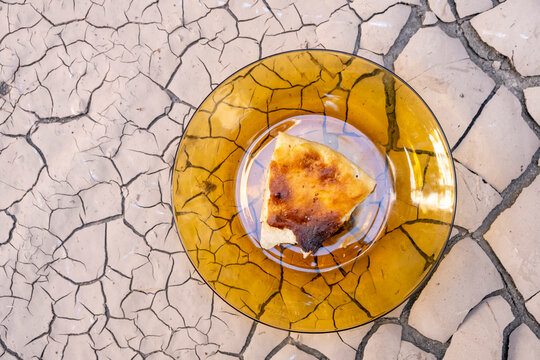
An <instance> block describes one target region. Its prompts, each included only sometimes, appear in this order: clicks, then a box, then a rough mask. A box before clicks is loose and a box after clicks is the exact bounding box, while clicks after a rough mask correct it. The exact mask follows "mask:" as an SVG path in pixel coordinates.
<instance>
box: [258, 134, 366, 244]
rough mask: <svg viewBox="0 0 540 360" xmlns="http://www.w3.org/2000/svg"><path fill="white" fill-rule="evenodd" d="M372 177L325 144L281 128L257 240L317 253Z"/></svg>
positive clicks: (270, 169)
mask: <svg viewBox="0 0 540 360" xmlns="http://www.w3.org/2000/svg"><path fill="white" fill-rule="evenodd" d="M375 184H376V183H375V180H374V179H372V178H371V177H370V176H369V175H368V174H366V173H365V172H364V171H363V170H362V169H360V168H359V167H358V166H357V165H355V164H354V163H353V162H351V161H350V160H349V159H347V158H346V157H345V156H343V155H341V154H340V153H338V152H336V151H334V150H332V149H331V148H329V147H328V146H325V145H322V144H318V143H315V142H312V141H308V140H304V139H302V138H299V137H296V136H291V135H287V134H285V133H282V132H280V133H279V134H278V136H277V140H276V145H275V148H274V153H273V155H272V159H271V161H270V167H269V169H268V170H267V179H266V185H265V191H264V197H263V207H262V211H261V219H260V221H261V236H260V243H261V246H262V247H263V248H266V249H269V248H271V247H273V246H275V245H279V244H282V243H289V244H296V243H298V245H299V246H300V247H301V248H302V251H303V252H305V253H309V252H315V251H317V249H318V248H319V247H320V246H321V244H322V243H323V241H325V240H326V239H328V238H330V237H331V236H332V235H334V234H335V233H336V232H337V231H338V230H339V229H340V228H341V227H342V226H343V224H344V223H345V222H347V221H348V220H349V218H350V216H351V213H352V212H353V210H354V209H355V208H356V206H358V204H360V203H361V202H362V201H364V200H365V199H366V197H367V196H368V195H369V194H370V193H371V192H372V191H373V189H374V188H375Z"/></svg>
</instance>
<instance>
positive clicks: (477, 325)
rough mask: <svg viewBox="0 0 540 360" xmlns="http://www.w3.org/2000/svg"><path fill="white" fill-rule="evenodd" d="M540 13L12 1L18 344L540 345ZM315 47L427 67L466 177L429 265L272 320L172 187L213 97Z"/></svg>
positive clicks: (54, 349) (478, 355)
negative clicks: (303, 315) (184, 232)
mask: <svg viewBox="0 0 540 360" xmlns="http://www.w3.org/2000/svg"><path fill="white" fill-rule="evenodd" d="M538 13H540V3H539V2H538V1H536V0H506V1H504V2H501V3H499V2H498V1H496V0H478V1H468V0H429V1H425V0H404V1H399V2H397V1H393V0H354V1H352V0H350V1H349V2H347V1H345V0H333V1H323V0H317V1H313V0H301V1H289V0H240V1H236V0H229V1H220V0H218V1H214V0H204V1H203V0H187V1H184V2H182V1H181V0H180V1H169V0H154V1H151V0H140V1H137V0H131V1H124V0H121V1H116V0H95V1H85V0H81V1H60V0H58V1H43V0H18V1H17V0H0V169H1V172H0V194H1V195H0V358H1V359H35V358H43V359H60V358H63V359H93V358H99V359H235V358H236V359H263V358H266V359H292V358H294V359H436V358H445V359H463V358H468V359H497V358H510V359H538V358H540V340H539V337H540V325H539V322H538V320H540V235H539V234H540V222H539V221H538V214H540V177H538V174H539V172H540V167H539V158H540V148H539V147H540V140H539V137H540V126H539V122H540V106H539V104H540V61H538V58H539V56H540V37H539V34H540V21H539V20H538V16H537V14H538ZM297 48H327V49H337V50H342V51H346V52H351V53H355V54H358V55H361V56H364V57H366V58H369V59H371V60H373V61H375V62H377V63H379V64H382V65H384V66H386V67H387V68H389V69H391V70H394V71H395V72H396V73H397V74H399V75H400V76H402V77H403V78H404V79H405V80H406V81H408V82H409V83H410V84H411V85H412V86H413V87H414V88H415V89H416V90H417V91H418V92H419V93H420V95H421V96H422V97H423V98H424V99H425V100H426V102H427V103H428V104H429V105H430V107H431V108H432V110H433V111H434V113H435V114H436V115H437V117H438V118H439V121H440V122H441V125H442V127H443V129H444V131H445V133H446V135H447V138H448V141H449V143H450V146H451V148H452V151H453V155H454V158H455V165H456V173H457V181H458V187H459V191H458V210H457V214H456V220H455V228H454V231H453V233H452V237H451V239H450V241H449V246H448V247H447V249H446V252H445V254H444V255H443V260H442V261H441V263H440V266H439V267H438V269H437V271H436V272H435V273H434V275H433V276H432V278H431V279H430V281H429V282H427V283H426V284H425V285H424V286H423V288H422V289H421V291H419V292H417V293H416V294H415V295H413V296H412V298H410V299H409V300H408V301H406V302H405V303H404V304H403V305H402V306H400V307H398V308H397V309H395V310H394V311H392V312H391V313H389V314H388V315H386V316H385V317H383V318H381V319H379V320H377V321H375V322H373V323H371V324H368V325H365V326H361V327H358V328H355V329H353V330H348V331H342V332H335V333H329V334H318V335H317V334H298V333H293V332H286V331H282V330H277V329H274V328H270V327H267V326H265V325H262V324H259V323H255V322H253V321H251V320H250V319H248V318H247V317H245V316H243V315H241V314H240V313H238V312H237V311H235V310H234V309H233V308H231V307H229V306H228V305H227V304H225V303H224V302H223V301H222V300H220V298H219V297H217V296H215V295H214V294H213V293H212V291H211V290H210V288H209V287H208V286H206V285H205V283H204V282H203V281H202V279H201V278H200V277H199V276H198V275H197V273H196V271H195V270H194V268H193V267H192V266H191V265H190V263H189V261H188V259H187V257H186V255H185V253H184V252H183V250H182V247H181V245H180V242H179V238H178V235H177V232H176V229H175V228H174V222H173V214H172V208H171V201H170V198H171V196H170V188H171V186H170V181H171V179H170V176H171V167H172V164H173V160H174V155H175V151H176V149H177V146H178V143H179V140H180V137H181V135H182V132H183V130H184V129H185V126H186V125H187V123H188V121H189V119H190V117H191V116H192V115H193V113H194V111H195V109H196V107H197V106H198V105H199V103H200V102H201V101H202V100H203V99H204V97H205V96H206V95H207V94H208V93H209V92H210V91H211V89H213V88H214V87H216V86H217V84H219V83H220V82H221V81H222V80H224V79H225V78H226V77H227V76H228V75H230V74H231V73H232V72H234V71H236V70H238V69H239V68H241V67H242V66H245V65H247V64H248V63H250V62H252V61H255V60H257V59H259V58H261V57H264V56H267V55H271V54H274V53H278V52H281V51H284V50H290V49H297Z"/></svg>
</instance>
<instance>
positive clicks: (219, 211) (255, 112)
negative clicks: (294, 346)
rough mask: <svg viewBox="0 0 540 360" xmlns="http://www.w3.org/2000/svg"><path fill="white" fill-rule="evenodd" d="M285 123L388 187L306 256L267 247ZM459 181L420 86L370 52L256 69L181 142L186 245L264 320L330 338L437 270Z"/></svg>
mask: <svg viewBox="0 0 540 360" xmlns="http://www.w3.org/2000/svg"><path fill="white" fill-rule="evenodd" d="M278 131H285V132H287V133H289V134H291V135H296V136H301V137H303V138H305V139H308V140H313V141H317V142H319V143H323V144H326V145H328V146H330V147H332V148H333V149H335V150H337V151H340V152H341V153H343V154H344V155H345V156H347V157H348V158H349V159H351V160H352V161H353V162H355V163H356V164H358V165H359V166H361V167H362V168H363V169H364V170H365V171H366V172H367V173H368V174H369V175H371V176H372V177H373V178H375V179H376V181H377V186H376V188H375V191H374V192H373V193H372V194H371V195H370V196H369V197H368V198H367V199H366V201H364V202H363V203H362V204H361V205H360V206H359V207H358V208H357V209H356V210H355V212H354V213H353V215H352V218H351V220H350V221H349V222H348V223H347V224H346V226H344V228H343V229H342V230H341V231H340V232H339V233H338V234H336V235H335V236H334V237H332V238H331V239H329V240H327V241H326V242H325V243H324V244H323V246H322V247H321V248H320V249H319V250H318V251H317V252H316V253H314V254H311V255H309V256H307V257H304V256H302V253H301V252H300V248H299V247H298V246H297V245H285V246H277V247H274V248H273V249H269V250H265V249H262V248H261V246H260V245H259V242H258V237H259V235H260V233H259V231H260V230H259V229H260V223H259V216H260V211H261V205H262V202H261V195H262V192H263V186H264V180H265V179H264V178H265V170H266V167H267V165H268V163H269V159H270V157H271V155H272V151H273V146H274V138H275V136H276V134H277V132H278ZM455 186H456V185H455V174H454V168H453V163H452V158H451V155H450V151H449V148H448V144H447V142H446V139H445V137H444V134H443V132H442V130H441V129H440V127H439V125H438V123H437V120H436V119H435V117H434V116H433V114H432V113H431V111H430V110H429V108H428V107H427V105H426V104H425V103H424V102H423V101H422V99H421V98H420V97H419V96H418V94H416V93H415V92H414V90H412V89H411V88H410V87H409V86H408V85H407V84H406V83H404V82H403V81H402V80H401V79H399V78H398V77H397V76H395V75H394V74H392V73H391V72H389V71H388V70H386V69H384V68H382V67H380V66H378V65H376V64H374V63H372V62H370V61H368V60H365V59H362V58H359V57H356V56H353V55H349V54H344V53H339V52H332V51H319V50H302V51H293V52H287V53H283V54H279V55H275V56H271V57H268V58H265V59H262V60H260V61H258V62H256V63H254V64H251V65H249V66H247V67H245V68H243V69H242V70H240V71H238V72H236V73H235V74H234V75H232V76H231V77H229V78H228V79H227V80H225V81H224V82H223V83H222V84H221V85H219V86H218V87H217V88H216V89H215V90H214V91H213V92H212V93H211V94H210V95H209V96H208V97H207V98H206V100H205V101H204V102H203V103H202V104H201V106H200V107H199V109H198V110H197V111H196V113H195V114H194V115H193V118H192V119H191V122H190V123H189V125H188V127H187V129H186V131H185V133H184V136H183V139H182V141H181V142H180V145H179V149H178V153H177V156H176V161H175V165H174V173H173V203H174V210H175V218H176V224H177V227H178V231H179V233H180V238H181V240H182V243H183V246H184V248H185V250H186V252H187V254H188V256H189V258H190V259H191V261H192V262H193V264H194V266H195V267H196V269H197V270H198V271H199V273H200V274H201V276H202V277H203V279H204V280H205V281H206V282H207V283H208V285H209V286H210V287H211V288H212V289H213V290H214V291H215V292H216V294H218V295H219V296H220V297H222V298H223V299H224V300H225V301H226V302H228V303H229V304H230V305H232V306H233V307H235V308H236V309H238V310H239V311H240V312H242V313H244V314H245V315H247V316H249V317H251V318H253V319H256V320H258V321H261V322H263V323H265V324H268V325H271V326H275V327H278V328H282V329H286V330H294V331H306V332H326V331H335V330H343V329H347V328H351V327H354V326H358V325H361V324H364V323H366V322H369V321H371V320H373V319H375V318H377V317H380V316H382V315H384V314H385V313H387V312H389V311H391V310H392V309H394V308H395V307H396V306H398V305H399V304H400V303H402V302H403V301H404V300H405V299H406V298H407V297H408V296H410V295H411V294H412V293H413V292H414V291H415V290H416V289H417V288H418V287H419V286H420V285H421V283H422V282H423V281H424V280H425V279H426V278H427V277H428V276H429V274H430V273H431V272H432V271H433V269H434V267H435V266H436V264H437V261H438V260H439V258H440V256H441V253H442V251H443V249H444V247H445V244H446V241H447V239H448V236H449V234H450V230H451V227H452V222H453V217H454V210H455ZM336 196H346V194H336Z"/></svg>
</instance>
